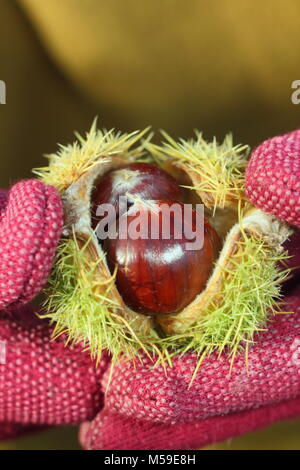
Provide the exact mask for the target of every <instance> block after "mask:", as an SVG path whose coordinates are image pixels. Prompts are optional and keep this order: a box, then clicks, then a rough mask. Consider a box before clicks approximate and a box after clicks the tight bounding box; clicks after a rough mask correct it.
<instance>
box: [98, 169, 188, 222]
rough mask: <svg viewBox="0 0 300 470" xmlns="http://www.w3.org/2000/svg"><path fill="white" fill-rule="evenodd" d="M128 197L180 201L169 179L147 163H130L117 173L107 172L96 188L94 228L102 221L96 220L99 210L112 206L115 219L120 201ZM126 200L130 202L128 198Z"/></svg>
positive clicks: (170, 177)
mask: <svg viewBox="0 0 300 470" xmlns="http://www.w3.org/2000/svg"><path fill="white" fill-rule="evenodd" d="M127 194H129V195H133V196H137V197H139V198H141V199H152V200H157V199H166V200H172V201H182V193H181V189H180V187H179V186H178V184H177V182H176V180H175V179H174V178H173V177H172V176H171V175H169V174H168V173H166V172H165V171H164V170H162V169H160V168H158V167H157V166H155V165H152V164H150V163H143V162H137V163H132V164H129V165H126V166H124V167H122V168H121V169H119V170H113V171H110V172H109V173H108V174H107V175H105V176H104V177H103V178H102V180H101V182H100V183H99V184H98V185H96V187H95V189H94V192H93V195H92V201H93V207H92V226H93V228H96V226H97V224H98V222H99V220H100V219H101V218H100V217H97V208H98V206H99V205H101V204H112V205H113V206H114V207H115V210H116V215H117V217H118V216H119V198H120V196H126V195H127ZM128 199H129V202H130V197H128ZM127 209H128V207H124V208H122V211H121V212H123V210H124V211H126V210H127Z"/></svg>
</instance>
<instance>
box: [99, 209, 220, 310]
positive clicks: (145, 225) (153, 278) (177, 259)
mask: <svg viewBox="0 0 300 470" xmlns="http://www.w3.org/2000/svg"><path fill="white" fill-rule="evenodd" d="M171 206H172V207H174V202H173V201H144V202H143V201H139V202H137V203H134V204H133V206H131V208H130V209H129V210H128V212H127V213H125V214H123V215H121V217H120V218H119V223H118V230H117V236H116V238H115V239H107V240H106V241H105V244H104V249H105V251H106V254H107V262H108V266H109V268H110V271H111V272H114V271H115V268H116V267H117V272H116V285H117V288H118V291H119V293H120V294H121V296H122V298H123V300H124V301H125V303H126V304H127V305H128V306H129V307H130V308H131V309H132V310H134V311H136V312H138V313H143V314H149V315H155V314H169V313H176V312H179V311H181V310H182V309H184V308H185V307H186V306H187V305H189V304H190V303H191V302H192V301H193V300H194V298H195V297H196V296H197V295H198V294H199V293H200V292H201V291H202V290H203V289H204V287H205V284H206V282H207V280H208V278H209V275H210V273H211V271H212V268H213V263H214V261H215V259H216V256H217V253H218V251H219V249H220V245H221V243H220V240H219V237H218V235H217V233H216V232H215V230H214V229H213V228H212V227H211V226H210V225H209V224H208V222H207V221H206V220H205V219H204V218H203V217H201V219H200V223H199V214H198V216H197V214H196V210H195V209H193V208H192V207H191V206H188V205H185V204H183V203H176V204H175V206H177V209H179V210H176V211H174V212H172V211H169V214H170V219H169V234H168V235H169V237H165V234H164V233H163V227H164V225H163V224H164V222H163V217H165V216H166V212H165V211H164V210H163V208H165V209H167V210H168V209H169V210H170V208H171ZM187 209H188V210H187ZM125 218H126V219H125ZM125 220H126V223H123V222H125ZM132 226H135V227H136V228H138V229H139V230H138V231H139V233H140V234H141V236H140V237H132V233H130V230H131V228H132ZM121 227H122V229H121ZM182 229H183V230H182ZM187 229H188V230H189V232H187ZM180 232H182V236H178V235H179V234H180ZM153 233H155V234H156V238H155V237H153ZM187 233H193V234H195V235H194V239H192V238H191V237H190V236H187V235H186V234H187ZM196 237H198V239H199V240H200V237H201V240H202V241H203V244H201V246H199V247H196V245H195V247H194V246H193V247H192V245H191V243H193V242H194V241H195V240H196Z"/></svg>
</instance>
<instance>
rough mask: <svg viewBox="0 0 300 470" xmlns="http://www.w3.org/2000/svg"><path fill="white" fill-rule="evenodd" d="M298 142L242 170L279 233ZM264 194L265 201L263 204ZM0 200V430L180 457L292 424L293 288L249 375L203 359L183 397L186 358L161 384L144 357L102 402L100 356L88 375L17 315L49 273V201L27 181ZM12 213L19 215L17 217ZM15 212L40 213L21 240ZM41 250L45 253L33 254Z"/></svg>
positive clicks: (73, 353)
mask: <svg viewBox="0 0 300 470" xmlns="http://www.w3.org/2000/svg"><path fill="white" fill-rule="evenodd" d="M299 139H300V134H299V133H298V132H296V133H294V134H289V135H287V136H284V137H280V138H276V139H273V140H271V141H268V142H266V143H264V144H262V145H261V146H260V147H258V149H257V150H256V151H255V152H254V153H253V156H252V158H251V162H250V165H249V168H248V171H247V187H248V189H249V194H248V197H249V198H251V199H252V200H253V202H254V203H255V204H257V205H258V206H259V207H263V208H264V209H265V210H267V211H273V210H274V211H275V210H276V211H277V212H276V215H277V216H278V217H282V218H287V217H289V222H290V223H294V224H295V225H298V227H299V226H300V224H299V220H300V219H299V215H298V210H297V207H298V206H297V204H298V205H300V196H299V190H298V192H297V188H296V186H295V185H296V184H297V182H295V185H294V187H293V188H292V189H290V188H291V187H290V186H288V185H289V183H290V181H293V178H292V176H293V174H295V171H297V172H298V176H299V172H300V170H299V168H296V167H295V165H296V160H297V159H298V161H299V162H300V154H299ZM268 148H269V149H270V150H269V153H268V151H267V149H268ZM286 149H288V151H287V150H286ZM261 155H264V156H265V157H264V158H266V160H268V164H267V165H265V168H264V171H266V172H268V174H267V175H265V179H263V180H262V181H257V189H256V190H255V189H254V190H253V187H256V186H255V184H256V183H255V181H256V180H258V178H259V177H260V176H262V175H263V173H262V169H261V168H260V170H259V171H258V173H257V174H256V168H257V164H259V162H260V158H261ZM288 156H289V158H291V159H292V163H293V164H294V166H292V170H291V173H288V167H287V166H285V167H284V168H285V170H284V177H286V175H288V179H287V181H286V182H285V184H283V183H282V182H281V179H280V178H281V176H282V173H280V170H277V162H278V161H280V158H282V159H283V160H286V159H287V158H288ZM274 159H275V160H274ZM273 162H274V163H273ZM273 167H274V168H275V171H273ZM295 168H296V170H295ZM277 171H278V173H277ZM293 171H294V173H293ZM277 175H279V176H277ZM277 177H278V178H279V180H278V182H277V180H276V178H277ZM268 178H269V179H268ZM270 181H272V184H271V183H270ZM251 185H252V186H251ZM264 185H265V186H264ZM29 187H30V190H29ZM24 188H25V189H24ZM26 188H27V189H26ZM278 188H281V190H282V191H290V192H289V193H288V195H289V197H290V198H292V199H293V200H294V202H293V203H292V206H293V208H294V210H293V211H292V210H290V211H288V212H286V210H285V206H284V204H282V205H281V204H280V201H281V198H278V194H277V190H278ZM255 191H256V192H255ZM266 191H269V199H268V198H267V199H264V195H265V194H266ZM271 191H273V192H274V194H271V193H270V192H271ZM275 195H277V196H276V197H277V199H276V202H274V206H273V205H271V206H270V204H269V200H271V201H275V200H274V197H275ZM285 196H286V193H285V192H284V193H283V194H282V200H283V201H287V200H289V199H288V198H287V197H285ZM49 200H50V202H49ZM1 201H2V207H3V209H2V211H0V212H1V216H0V227H1V224H3V229H2V230H1V231H0V232H1V233H0V236H2V233H4V232H5V233H6V238H2V239H1V240H0V246H1V249H2V251H1V252H0V256H1V259H4V260H5V262H6V263H7V267H8V268H9V269H2V268H0V269H2V271H1V270H0V279H1V283H0V288H1V289H2V290H1V291H0V302H1V301H2V302H3V303H2V304H1V308H3V311H2V312H1V314H0V340H1V341H5V342H6V351H7V354H6V364H3V365H0V422H2V423H17V424H18V423H20V424H25V425H27V424H30V423H33V424H39V425H51V424H56V425H58V424H77V423H81V422H85V423H84V424H83V425H82V427H81V432H80V437H81V442H82V444H83V446H84V447H85V448H89V449H90V448H93V449H149V450H150V449H191V448H197V447H201V446H203V445H206V444H209V443H212V442H216V441H219V440H223V439H225V438H228V437H232V436H235V435H238V434H242V433H245V432H249V431H252V430H254V429H257V428H259V427H262V426H265V425H267V424H270V423H272V422H274V421H277V420H280V419H284V418H289V417H294V416H298V415H299V414H300V398H299V394H300V384H299V381H300V374H299V364H300V334H299V333H300V331H299V330H300V289H299V288H297V287H296V290H295V291H294V292H293V293H291V294H290V295H289V296H288V297H287V298H286V300H287V302H288V305H289V307H288V308H289V309H290V310H292V311H294V312H295V313H294V315H286V316H284V315H282V316H280V315H278V316H277V317H276V319H274V321H273V323H272V324H271V325H270V328H269V330H268V331H266V332H262V333H260V334H259V336H258V337H257V341H258V342H257V344H256V345H255V346H253V347H252V348H250V351H249V364H248V372H247V370H246V368H245V363H244V356H243V357H242V356H241V357H239V358H237V359H236V362H235V364H234V369H233V371H232V372H231V375H228V372H229V362H228V360H227V359H228V358H227V357H226V355H223V356H222V357H221V359H219V358H217V357H216V356H211V357H210V358H208V359H206V361H205V362H204V363H203V365H202V368H201V370H200V372H199V373H198V375H197V377H196V380H195V381H194V383H193V385H192V387H191V388H189V387H188V385H189V383H190V379H191V374H192V372H193V370H194V366H195V360H196V359H195V357H194V356H193V355H186V356H184V357H182V358H177V359H176V360H175V361H174V366H173V368H172V369H168V371H167V375H166V373H165V371H164V370H162V369H161V368H158V369H153V368H152V364H151V363H150V362H149V360H148V359H146V358H143V360H142V362H141V363H138V362H137V363H136V366H135V367H134V366H133V364H131V363H129V362H127V363H124V362H123V363H120V364H118V365H117V366H115V368H114V371H113V375H112V381H111V383H110V386H109V388H108V390H107V391H106V394H105V396H104V395H103V390H105V387H106V382H107V377H108V374H109V372H108V368H109V357H108V356H107V355H103V358H102V361H101V363H100V364H99V365H98V366H97V367H96V364H95V363H94V362H93V361H92V360H91V359H90V357H89V355H88V353H87V352H82V348H81V346H80V345H76V346H74V345H73V346H70V345H69V346H64V343H63V338H60V339H58V340H56V341H52V342H51V341H50V335H51V328H50V327H49V326H48V324H47V322H45V321H43V322H42V321H41V320H39V319H37V318H36V317H35V316H34V314H33V310H32V309H31V308H29V307H20V306H21V305H22V304H24V303H25V302H28V301H29V300H30V299H31V298H32V297H33V296H34V295H35V294H36V293H37V292H38V291H39V289H40V288H41V285H42V284H43V283H44V282H45V280H46V278H47V276H48V273H49V269H50V266H51V263H52V258H53V254H54V251H55V248H56V245H57V242H58V238H59V235H60V231H61V225H62V222H61V221H62V212H61V205H60V201H59V198H58V196H57V195H56V192H55V191H54V190H53V188H49V187H45V186H44V185H42V183H39V182H37V181H31V182H23V183H19V186H18V185H17V186H16V187H14V188H13V189H12V190H11V192H10V195H9V198H7V195H6V194H3V193H1V199H0V202H1ZM17 201H19V202H18V203H17ZM30 201H33V202H34V203H33V204H31V202H30ZM27 202H28V205H26V204H27ZM23 206H26V207H28V213H27V212H26V211H25V212H24V207H23ZM49 206H50V208H49ZM32 207H34V209H32ZM20 209H23V214H25V218H24V217H23V219H24V220H25V221H26V224H29V222H30V220H31V221H32V217H33V215H34V214H35V213H38V214H39V216H38V217H37V218H36V222H35V223H36V225H35V224H34V225H33V226H32V225H31V226H30V227H31V228H28V226H27V225H26V229H27V230H28V231H27V230H26V231H25V230H24V222H23V221H22V218H21V217H20ZM21 212H22V211H21ZM34 220H35V218H34ZM37 220H38V221H39V222H37ZM13 227H19V229H18V230H17V229H16V228H13ZM20 228H21V229H23V237H22V236H20ZM31 229H33V233H32V230H31ZM13 230H14V234H17V240H16V239H15V240H16V242H15V241H14V237H13V233H12V231H13ZM35 230H36V232H35ZM25 234H26V235H25ZM35 236H36V238H37V239H38V240H39V242H38V243H29V242H28V238H26V237H30V240H33V239H34V238H35ZM45 238H46V239H47V240H48V241H47V243H46V240H45ZM4 240H5V242H4ZM26 240H27V241H26ZM45 245H46V246H47V249H46V250H42V249H43V248H45ZM20 246H22V248H21V249H20ZM5 247H7V249H5ZM23 248H24V250H25V251H23ZM19 249H20V250H19ZM16 250H19V251H18V256H16ZM41 253H42V256H41ZM2 255H4V256H2ZM26 256H28V258H26ZM26 259H27V262H26ZM40 263H43V268H40ZM14 270H16V272H20V276H19V277H18V283H17V286H18V289H17V290H16V289H14V285H13V284H11V282H10V281H11V280H13V279H14V276H13V274H14ZM7 272H8V273H9V274H7ZM44 273H46V275H45V274H44ZM22 276H23V277H22ZM5 283H6V284H5ZM10 287H12V289H11V290H10ZM22 289H23V290H24V294H23V290H22ZM25 292H26V294H25ZM8 294H9V295H8ZM1 296H2V297H1ZM2 299H4V300H2ZM285 310H286V307H285ZM7 313H9V315H10V316H8V315H7ZM105 371H106V372H105ZM103 404H104V408H103ZM102 408H103V409H102ZM97 413H98V414H97ZM96 415H97V416H96ZM95 416H96V417H95ZM91 420H92V421H91ZM8 426H9V425H7V424H5V425H3V427H2V429H3V433H4V434H5V432H6V433H7V432H9V431H11V428H10V427H8ZM13 430H14V431H18V429H13Z"/></svg>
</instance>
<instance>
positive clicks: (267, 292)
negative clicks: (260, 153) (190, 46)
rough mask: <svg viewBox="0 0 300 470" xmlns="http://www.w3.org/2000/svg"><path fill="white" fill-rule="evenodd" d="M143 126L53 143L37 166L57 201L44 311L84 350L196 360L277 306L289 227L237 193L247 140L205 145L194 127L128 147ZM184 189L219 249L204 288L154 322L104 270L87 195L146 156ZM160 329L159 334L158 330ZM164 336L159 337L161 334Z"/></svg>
mask: <svg viewBox="0 0 300 470" xmlns="http://www.w3.org/2000/svg"><path fill="white" fill-rule="evenodd" d="M143 135H144V133H133V134H130V135H121V134H114V132H113V131H109V132H106V131H97V130H96V125H95V124H94V125H93V126H92V128H91V130H90V132H89V133H88V134H87V136H86V139H83V138H82V137H79V142H78V143H75V144H73V145H71V146H67V147H61V149H60V152H59V153H58V154H57V155H52V156H50V157H49V158H50V166H49V167H48V168H46V169H45V168H44V169H40V170H38V173H39V175H40V176H41V178H42V179H43V180H44V181H45V182H47V183H50V184H52V185H54V186H56V187H57V188H58V189H59V190H60V191H61V194H62V197H63V201H64V206H65V222H66V223H65V231H64V234H65V239H64V240H63V241H62V243H61V247H60V250H59V251H58V255H57V262H56V266H55V269H54V271H53V275H52V278H51V280H50V291H49V297H48V314H47V316H48V317H49V318H51V319H52V320H53V321H55V322H56V333H57V334H60V333H62V332H64V333H65V332H67V334H68V335H69V338H70V340H74V341H79V340H80V341H84V342H85V344H86V346H87V347H88V348H90V350H91V351H92V354H94V355H97V356H98V355H99V354H101V349H103V348H108V349H109V350H110V351H111V352H112V353H113V354H114V359H117V358H118V356H119V355H120V354H125V355H128V356H130V357H133V356H134V355H136V354H138V351H139V350H140V349H141V348H143V349H144V350H145V351H148V353H149V352H156V353H158V355H159V357H160V358H161V359H163V357H167V358H170V357H171V356H172V355H173V354H180V353H182V352H184V351H187V350H191V349H192V350H194V351H196V352H197V353H198V354H199V356H201V358H203V357H204V356H205V355H206V354H208V353H210V352H211V351H212V350H214V349H219V350H220V351H222V350H223V349H224V348H225V347H227V348H228V349H229V350H230V351H231V352H232V353H233V356H234V354H235V352H236V351H237V350H238V348H240V347H247V345H248V344H250V343H251V341H252V340H253V335H254V333H255V332H256V331H258V330H260V329H261V328H263V327H265V325H266V322H267V320H268V318H270V316H272V314H273V313H274V312H275V311H276V309H277V306H278V304H279V303H280V287H279V284H280V283H281V282H282V281H283V280H284V279H285V277H286V273H285V272H284V271H282V270H279V269H278V261H279V260H281V259H283V258H285V257H286V253H284V252H283V250H282V248H281V245H282V243H283V242H284V241H285V240H286V238H287V237H288V236H289V234H290V233H291V230H290V228H289V227H288V226H287V225H286V224H285V223H283V222H280V221H278V220H277V219H276V218H275V217H273V216H270V215H267V214H265V213H264V212H263V211H261V210H259V209H254V208H253V207H252V206H251V204H250V203H249V202H248V201H247V199H246V197H245V195H244V170H245V167H246V163H247V153H248V152H247V147H245V146H244V147H242V146H234V145H233V144H232V138H231V137H230V136H228V137H227V138H226V139H225V140H224V142H223V143H222V144H220V145H219V144H217V142H216V141H213V142H212V143H207V142H205V141H204V140H203V139H202V136H201V134H197V135H196V139H194V140H190V141H184V140H181V141H180V142H179V143H177V142H175V141H174V140H173V139H171V138H170V137H169V136H167V135H166V134H164V135H165V138H166V142H165V143H163V144H162V145H161V146H157V145H153V144H151V143H150V141H149V139H148V140H147V139H146V141H144V142H142V144H140V145H138V146H136V147H135V148H134V147H133V145H134V144H136V143H137V142H138V141H139V140H140V138H141V137H142V136H143ZM145 151H147V152H148V153H150V154H151V155H152V158H153V160H152V161H154V162H156V164H157V165H159V166H161V167H162V168H163V169H165V170H166V171H168V172H169V173H170V174H172V175H173V176H174V177H175V178H176V179H177V181H178V182H179V183H182V184H183V185H184V186H185V190H186V194H187V195H188V196H189V197H188V199H189V201H188V202H190V201H191V202H203V203H204V204H205V206H206V216H207V217H208V218H209V222H210V223H211V224H212V225H213V226H214V227H215V228H216V230H217V232H218V233H219V234H221V236H222V239H223V243H224V244H223V248H222V250H221V252H220V255H219V258H218V260H217V262H216V265H215V268H214V270H213V272H212V275H211V277H210V279H209V281H208V283H207V286H206V288H205V290H204V291H203V292H201V293H200V294H199V295H198V296H197V297H196V298H195V300H194V301H193V302H192V303H191V304H190V305H189V306H188V307H186V308H185V309H184V310H183V311H182V312H180V313H178V314H177V315H174V316H173V315H170V316H168V318H167V319H166V318H164V317H162V316H160V317H158V318H156V319H155V320H153V319H152V318H148V317H146V316H144V315H141V314H138V313H136V312H134V311H132V310H131V309H129V308H128V307H126V305H125V304H124V301H123V299H122V297H121V296H120V294H119V292H118V291H117V289H116V285H115V282H114V275H111V273H110V272H109V269H108V266H107V261H106V258H105V255H104V253H103V250H102V248H101V246H100V245H99V243H98V242H97V239H96V237H95V234H94V231H93V230H92V228H91V217H90V212H91V194H92V190H93V186H94V184H95V182H96V181H99V179H100V177H101V175H105V174H106V173H107V172H109V171H110V170H111V169H117V168H120V167H122V166H124V164H128V163H131V162H134V161H138V160H140V159H144V158H145ZM163 332H164V333H163ZM162 333H163V334H162Z"/></svg>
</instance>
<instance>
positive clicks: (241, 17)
mask: <svg viewBox="0 0 300 470" xmlns="http://www.w3.org/2000/svg"><path fill="white" fill-rule="evenodd" d="M299 15H300V3H299V1H298V0H286V1H284V2H283V1H277V0H265V1H264V2H261V1H259V0H244V1H243V2H240V1H239V0H213V1H210V2H208V1H205V0H189V1H186V0H151V1H150V0H143V1H139V0H109V2H107V1H104V0H51V1H46V0H0V80H4V81H5V83H6V93H7V96H6V100H7V104H5V105H0V155H1V157H0V187H8V186H9V185H10V184H12V183H13V182H15V181H17V180H19V179H21V178H24V177H29V176H31V173H30V170H31V168H32V167H37V166H41V165H42V166H43V165H44V164H45V160H44V158H43V154H45V153H50V152H52V151H55V150H56V148H57V143H58V142H60V143H68V142H69V141H72V140H73V131H74V130H78V131H80V132H84V131H86V130H87V129H88V128H89V126H90V124H91V122H92V120H93V118H94V117H95V116H96V115H98V116H99V122H100V125H102V126H104V127H108V128H110V127H116V128H118V129H121V130H126V131H131V130H134V129H141V128H143V127H145V126H147V125H149V124H151V125H152V127H153V129H154V130H155V131H156V130H159V129H160V128H164V129H166V130H167V131H168V132H169V133H171V134H172V135H173V136H176V137H179V136H180V137H189V136H191V135H192V132H193V129H194V128H198V129H201V130H202V131H203V133H204V136H205V137H206V138H207V139H210V138H212V137H213V136H216V137H217V139H219V140H221V139H222V138H223V137H224V135H225V134H226V133H227V132H228V131H232V132H233V135H234V137H235V141H236V143H239V142H241V143H248V144H250V145H251V146H252V147H253V146H255V145H256V144H258V143H259V142H260V141H261V140H264V139H266V138H268V137H271V136H273V135H276V134H278V133H283V132H285V131H289V130H292V129H295V128H298V127H299V126H300V105H298V106H297V105H294V104H292V102H291V94H292V91H293V90H292V89H291V84H292V82H293V81H294V80H297V79H300V70H299V46H300V33H299ZM3 448H17V449H26V448H28V449H29V448H30V449H48V448H49V449H76V448H79V446H78V443H77V437H76V430H72V429H54V430H50V431H43V432H42V433H40V434H36V435H33V436H29V437H28V436H27V437H26V438H22V439H18V440H16V441H13V442H8V443H5V444H2V445H1V444H0V449H3ZM214 448H219V449H229V448H232V449H233V448H234V449H255V448H257V449H300V422H299V421H298V422H297V421H294V422H288V423H278V424H276V425H274V426H272V427H271V428H268V429H266V430H263V431H260V432H258V433H255V434H251V435H248V436H244V437H242V438H239V439H234V440H231V441H230V442H226V443H223V444H220V445H218V446H214Z"/></svg>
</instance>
